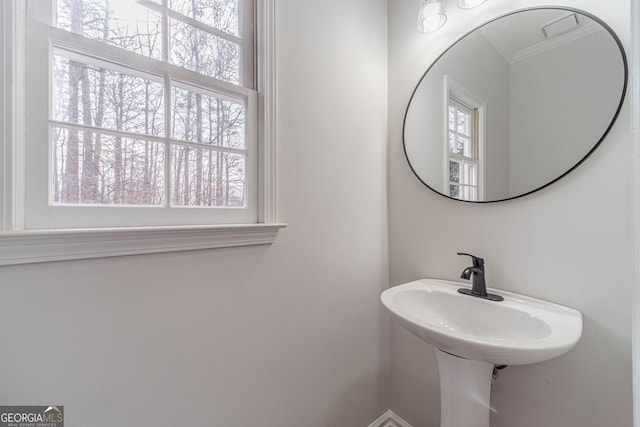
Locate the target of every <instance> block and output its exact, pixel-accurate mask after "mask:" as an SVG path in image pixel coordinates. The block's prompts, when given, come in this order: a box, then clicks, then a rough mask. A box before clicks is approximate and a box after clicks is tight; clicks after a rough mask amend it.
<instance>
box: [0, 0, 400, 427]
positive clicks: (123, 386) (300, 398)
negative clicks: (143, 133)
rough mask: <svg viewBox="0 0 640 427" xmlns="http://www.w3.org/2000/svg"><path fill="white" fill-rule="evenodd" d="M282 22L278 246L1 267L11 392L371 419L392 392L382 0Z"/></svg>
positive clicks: (108, 404)
mask: <svg viewBox="0 0 640 427" xmlns="http://www.w3.org/2000/svg"><path fill="white" fill-rule="evenodd" d="M277 21H278V34H277V42H278V63H279V70H278V72H279V89H278V102H279V110H278V166H279V168H278V181H279V190H280V192H279V210H280V216H281V220H283V221H285V222H287V223H288V224H289V225H288V227H287V228H286V229H284V230H283V231H281V233H280V235H279V236H278V238H277V241H276V243H275V244H274V245H273V246H270V247H251V248H234V249H224V250H211V251H198V252H189V253H187V252H185V253H175V254H163V255H148V256H131V257H123V258H111V259H101V260H88V261H73V262H57V263H48V264H39V265H29V266H15V267H2V268H1V269H0V402H1V403H2V404H4V405H8V404H20V405H24V404H49V403H56V404H61V405H64V406H65V414H66V417H67V419H66V421H67V423H66V424H65V425H68V426H69V427H84V426H96V427H99V426H109V427H113V426H154V427H170V426H171V427H174V426H188V425H206V426H221V427H255V426H265V427H300V426H305V427H326V426H328V425H331V426H358V427H360V426H366V425H368V424H369V423H370V422H371V421H372V420H373V419H375V418H377V417H378V416H379V415H380V414H381V413H382V412H384V411H385V410H387V409H388V408H389V406H390V405H389V401H388V366H389V357H388V340H389V338H388V317H387V315H386V314H385V313H384V312H383V309H382V306H381V304H380V303H379V294H380V292H381V291H382V290H383V289H384V288H385V287H386V286H387V284H388V277H387V262H388V261H387V260H388V258H387V235H386V226H387V215H386V172H385V171H386V147H387V146H386V135H387V103H386V102H387V90H386V82H387V67H386V65H387V62H386V58H387V46H386V43H387V35H386V32H385V28H386V22H387V4H386V1H384V0H373V1H372V0H350V1H349V2H344V1H341V0H327V1H323V2H315V1H310V0H279V1H278V14H277ZM328 23H331V25H329V24H328Z"/></svg>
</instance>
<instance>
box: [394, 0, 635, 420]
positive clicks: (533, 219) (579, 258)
mask: <svg viewBox="0 0 640 427" xmlns="http://www.w3.org/2000/svg"><path fill="white" fill-rule="evenodd" d="M557 3H558V4H562V5H567V6H573V7H576V8H581V9H584V10H586V11H588V12H591V13H594V14H596V15H598V16H600V17H601V18H602V19H604V20H605V21H606V22H607V23H609V24H610V25H611V26H612V27H613V28H614V29H615V30H616V32H617V33H618V35H619V36H620V38H621V39H622V40H623V43H625V44H628V43H629V40H630V38H629V3H628V1H626V0H615V1H611V2H601V1H599V0H562V1H558V2H557ZM543 4H546V3H544V2H542V1H537V0H495V1H491V2H487V3H485V4H484V5H483V6H482V7H480V8H478V9H474V10H469V11H462V10H458V9H457V8H456V7H455V1H446V2H445V6H446V7H447V11H448V13H449V21H448V22H447V25H446V26H445V27H443V28H442V30H440V31H439V32H437V33H434V34H428V35H425V34H420V33H418V32H417V31H416V30H415V16H416V13H417V6H416V5H415V4H413V2H407V1H405V0H389V133H390V148H389V180H390V184H389V206H390V229H389V234H390V247H389V249H390V277H391V282H392V284H399V283H403V282H407V281H410V280H413V279H417V278H420V277H440V278H448V279H458V277H459V274H460V272H461V271H462V269H463V268H464V267H466V266H467V264H468V259H465V258H462V257H458V256H456V255H455V253H456V252H457V251H464V252H470V253H474V254H478V255H480V256H483V257H484V258H485V260H486V267H487V279H488V283H489V284H490V285H491V286H495V287H497V288H503V289H507V290H511V291H515V292H521V293H523V294H528V295H532V296H535V297H539V298H543V299H548V300H550V301H555V302H558V303H560V304H566V305H568V306H571V307H575V308H577V309H579V310H581V311H582V312H583V314H584V334H583V336H582V339H581V341H580V342H579V343H578V345H577V346H576V347H575V348H574V349H573V350H572V351H570V352H569V353H567V354H566V355H564V356H561V357H559V358H557V359H555V360H551V361H548V362H545V363H540V364H536V365H530V366H520V367H509V368H507V369H505V370H504V371H502V373H501V375H500V380H499V382H498V383H497V385H496V386H495V387H494V388H493V390H492V407H493V413H492V426H493V427H514V426H517V427H539V426H548V427H577V426H580V427H583V426H589V427H602V426H616V427H617V426H629V425H631V423H632V393H631V283H632V272H631V266H632V261H633V260H632V256H631V249H632V235H633V228H632V215H631V212H632V211H631V208H632V199H631V177H632V174H631V130H630V112H629V105H630V104H629V102H628V100H627V102H626V103H625V106H624V108H623V111H622V113H621V116H620V118H619V119H618V122H617V124H616V125H615V126H614V128H613V129H612V131H611V133H610V135H609V137H608V138H607V139H606V141H605V142H604V143H603V144H602V145H601V147H600V148H599V149H598V150H597V151H596V152H595V153H594V154H593V155H592V156H591V157H590V158H589V159H588V160H587V161H586V162H585V163H584V164H583V165H582V166H581V167H580V168H578V169H577V170H576V171H574V172H573V173H572V174H570V175H569V176H568V177H566V178H564V179H563V180H561V181H560V182H558V183H556V184H555V185H553V186H551V187H549V188H547V189H545V190H542V191H541V192H538V193H536V194H533V195H531V196H528V197H526V198H523V199H517V200H513V201H510V202H502V203H498V204H488V205H471V204H465V203H460V202H455V201H451V200H448V199H445V198H443V197H441V196H439V195H437V194H435V193H433V192H431V191H429V190H428V189H426V188H425V187H424V186H423V185H422V184H421V183H420V182H419V181H418V180H417V179H416V178H415V177H414V176H413V174H412V173H411V171H410V170H409V168H408V166H407V164H406V160H405V159H404V156H403V153H402V141H401V129H402V116H403V113H404V110H405V108H406V104H407V102H408V100H409V96H410V94H411V92H412V90H413V87H414V86H415V84H416V83H417V81H418V79H419V78H420V76H421V75H422V73H423V72H424V70H426V69H427V68H428V66H429V65H430V64H431V62H432V61H433V60H434V59H435V58H436V57H437V56H438V55H439V54H440V53H441V52H442V51H443V50H444V49H446V47H447V46H448V45H449V44H450V43H451V42H452V41H454V40H456V39H458V38H459V37H460V36H461V35H463V34H464V33H465V32H466V31H467V29H468V28H471V27H474V26H476V25H478V24H479V23H481V22H484V21H486V20H488V19H490V18H493V17H495V16H498V15H500V14H502V13H505V12H507V11H509V10H512V9H514V8H521V7H529V6H534V5H543ZM391 353H392V354H391V370H392V379H391V390H392V409H393V410H394V411H395V412H396V413H398V414H399V415H401V416H402V417H403V418H405V419H406V420H407V421H408V422H410V423H411V424H412V425H414V426H419V427H437V426H438V425H439V411H440V407H439V405H440V401H439V384H438V381H439V379H438V371H437V365H436V360H435V354H434V350H433V348H432V347H430V346H429V345H427V344H426V343H424V342H422V341H420V340H419V339H418V338H416V337H415V336H413V335H411V334H409V333H408V332H406V331H405V330H404V329H402V328H401V327H399V326H397V325H395V324H392V328H391Z"/></svg>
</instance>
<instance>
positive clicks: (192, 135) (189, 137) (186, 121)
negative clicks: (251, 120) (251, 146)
mask: <svg viewBox="0 0 640 427" xmlns="http://www.w3.org/2000/svg"><path fill="white" fill-rule="evenodd" d="M172 100H173V101H172V102H173V112H174V113H173V128H172V136H173V138H175V139H182V140H184V141H189V142H199V143H203V144H212V145H217V146H220V147H231V148H239V149H243V148H245V140H244V129H245V108H244V104H242V103H240V102H233V101H229V100H227V99H221V98H216V97H215V96H212V95H207V94H202V93H198V92H195V91H190V90H186V89H182V88H177V87H174V88H173V97H172Z"/></svg>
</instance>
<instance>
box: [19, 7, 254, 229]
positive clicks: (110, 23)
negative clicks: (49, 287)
mask: <svg viewBox="0 0 640 427" xmlns="http://www.w3.org/2000/svg"><path fill="white" fill-rule="evenodd" d="M28 5H29V7H28V10H27V21H26V34H27V41H26V64H27V66H26V67H25V68H26V110H27V111H28V112H29V114H27V119H26V143H25V157H26V161H25V169H26V175H25V176H26V181H25V187H26V190H27V191H26V196H25V208H26V209H25V212H26V215H25V218H26V219H25V222H26V228H30V229H50V228H77V227H120V226H161V225H194V224H225V223H226V224H228V223H256V222H258V212H257V200H258V194H257V191H258V188H257V187H258V185H257V183H258V176H257V169H258V161H257V156H258V143H257V135H258V114H257V113H258V105H257V100H258V96H257V88H256V87H255V81H256V72H255V68H256V67H255V60H254V57H255V48H254V27H255V24H254V4H253V1H251V0H153V1H152V0H32V1H31V2H29V3H28Z"/></svg>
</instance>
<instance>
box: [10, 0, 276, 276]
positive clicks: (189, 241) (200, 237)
mask: <svg viewBox="0 0 640 427" xmlns="http://www.w3.org/2000/svg"><path fill="white" fill-rule="evenodd" d="M0 3H2V5H1V6H0V22H1V23H2V25H3V30H2V31H1V33H0V41H1V43H0V55H1V56H0V57H1V58H2V59H3V65H2V67H0V81H1V82H2V85H1V86H0V95H2V101H1V102H0V104H1V105H0V124H1V125H2V130H3V131H2V141H0V166H2V168H3V173H2V174H0V216H1V218H0V225H1V226H2V231H0V265H13V264H28V263H36V262H47V261H61V260H72V259H87V258H102V257H111V256H122V255H138V254H148V253H159V252H174V251H185V250H197V249H212V248H222V247H234V246H248V245H265V244H271V243H273V241H274V240H275V238H276V236H277V233H278V230H279V229H281V228H283V227H285V226H286V224H284V223H280V222H278V219H277V218H278V215H277V210H276V192H277V188H276V173H275V168H276V139H275V137H276V129H275V124H276V120H275V113H276V105H277V104H276V98H275V95H276V81H277V75H276V64H275V58H276V56H275V40H276V38H275V28H276V25H275V16H276V14H275V7H276V0H262V1H259V2H257V3H258V7H257V9H258V10H257V20H258V26H257V31H258V32H259V36H260V37H258V40H259V41H260V42H261V44H260V45H258V46H257V52H258V55H259V64H260V67H259V69H258V82H259V84H260V86H259V87H258V91H259V96H261V97H263V99H262V100H261V101H262V102H260V105H262V106H263V108H262V109H261V111H259V112H258V113H259V114H260V116H261V122H262V125H261V129H260V132H261V135H260V139H261V143H260V145H259V152H258V155H259V160H258V186H259V191H258V194H259V200H258V223H257V224H225V225H202V226H199V225H196V226H169V227H123V228H101V229H95V228H93V229H58V230H37V231H33V230H24V196H23V195H24V176H23V175H24V174H23V173H21V172H24V157H25V156H24V130H25V125H24V117H21V115H20V114H16V113H15V112H19V111H24V108H23V105H22V103H23V102H24V96H23V95H24V90H25V79H24V77H23V76H24V73H23V71H24V66H25V64H24V62H25V61H24V54H20V55H18V54H17V53H18V52H24V49H23V44H24V26H23V24H21V22H22V21H21V20H20V19H17V18H18V17H19V16H24V12H25V11H24V9H23V8H24V2H23V1H22V0H7V1H3V2H0Z"/></svg>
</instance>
